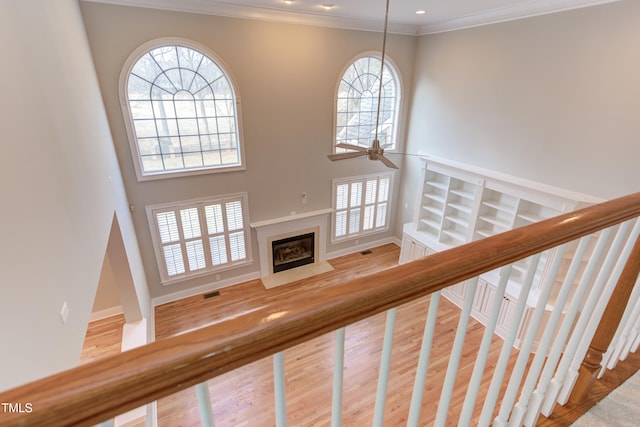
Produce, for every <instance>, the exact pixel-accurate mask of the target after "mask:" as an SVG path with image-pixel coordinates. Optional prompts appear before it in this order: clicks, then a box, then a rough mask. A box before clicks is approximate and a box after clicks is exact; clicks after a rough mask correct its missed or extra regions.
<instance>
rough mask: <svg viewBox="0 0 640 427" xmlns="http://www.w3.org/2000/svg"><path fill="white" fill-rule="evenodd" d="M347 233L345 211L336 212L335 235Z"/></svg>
mask: <svg viewBox="0 0 640 427" xmlns="http://www.w3.org/2000/svg"><path fill="white" fill-rule="evenodd" d="M345 234H347V211H342V212H336V237H340V236H344V235H345Z"/></svg>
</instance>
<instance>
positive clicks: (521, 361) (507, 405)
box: [498, 244, 567, 427]
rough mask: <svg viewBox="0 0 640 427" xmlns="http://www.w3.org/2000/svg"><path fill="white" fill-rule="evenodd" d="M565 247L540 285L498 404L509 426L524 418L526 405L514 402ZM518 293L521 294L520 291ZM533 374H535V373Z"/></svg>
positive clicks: (539, 352) (517, 424)
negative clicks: (516, 404)
mask: <svg viewBox="0 0 640 427" xmlns="http://www.w3.org/2000/svg"><path fill="white" fill-rule="evenodd" d="M566 249H567V245H566V244H564V245H562V246H560V247H559V248H558V249H557V250H556V251H555V254H554V256H553V264H552V265H551V269H550V270H549V274H548V275H547V281H546V283H544V284H543V286H542V290H541V292H540V295H539V297H538V302H537V304H536V308H535V309H534V311H533V316H532V317H531V321H530V322H529V325H528V326H527V331H526V335H525V337H524V339H523V341H522V346H521V347H520V352H519V353H518V358H517V360H516V364H515V366H514V367H513V370H512V371H511V378H510V379H509V384H508V385H507V390H506V391H505V393H504V397H503V399H502V403H501V405H500V412H499V414H498V418H500V419H502V420H507V419H508V420H509V426H510V427H520V426H521V425H522V419H523V418H524V413H525V409H526V407H523V406H522V405H520V406H514V402H515V400H516V395H517V393H518V389H519V388H520V384H521V383H522V379H523V377H524V374H525V371H526V370H527V365H528V363H529V357H530V355H531V350H532V349H533V343H534V341H535V339H536V336H537V335H538V329H539V328H540V323H542V316H543V315H544V313H545V307H546V305H547V301H549V295H550V294H551V289H552V288H553V285H554V283H555V281H556V277H557V276H558V270H559V269H560V264H561V263H562V258H563V256H564V253H565V251H566ZM520 295H522V293H521V294H520ZM549 328H550V325H547V329H549ZM537 351H538V352H537V354H544V353H542V351H543V350H542V349H540V348H538V349H537ZM529 375H532V372H531V370H530V371H529ZM535 375H536V376H537V373H536V374H535ZM509 414H511V417H509Z"/></svg>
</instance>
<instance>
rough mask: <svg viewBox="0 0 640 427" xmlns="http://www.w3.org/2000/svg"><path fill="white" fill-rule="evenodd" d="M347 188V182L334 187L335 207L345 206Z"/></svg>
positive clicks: (343, 207)
mask: <svg viewBox="0 0 640 427" xmlns="http://www.w3.org/2000/svg"><path fill="white" fill-rule="evenodd" d="M348 189H349V184H339V185H338V187H337V188H336V209H346V208H347V200H348V197H347V191H348Z"/></svg>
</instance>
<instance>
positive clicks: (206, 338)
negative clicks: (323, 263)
mask: <svg viewBox="0 0 640 427" xmlns="http://www.w3.org/2000/svg"><path fill="white" fill-rule="evenodd" d="M639 215H640V193H636V194H632V195H629V196H625V197H622V198H618V199H615V200H611V201H608V202H605V203H602V204H599V205H596V206H591V207H589V208H586V209H582V210H579V211H575V212H571V213H568V214H564V215H560V216H557V217H554V218H551V219H548V220H545V221H541V222H538V223H535V224H532V225H529V226H526V227H522V228H519V229H515V230H512V231H508V232H506V233H502V234H499V235H496V236H493V237H490V238H487V239H483V240H479V241H474V242H471V243H468V244H465V245H462V246H459V247H456V248H453V249H450V250H447V251H443V252H440V253H436V254H434V255H430V256H429V257H426V258H422V259H419V260H416V261H413V262H410V263H407V264H403V265H399V266H397V267H393V268H390V269H387V270H384V271H381V272H379V273H376V274H375V275H372V276H368V277H364V278H356V279H353V280H350V281H346V282H344V283H342V284H340V285H337V286H332V287H330V288H318V289H314V290H312V291H309V292H306V293H304V294H302V295H299V296H296V297H295V298H292V299H289V300H286V301H278V302H274V303H271V304H269V305H265V306H263V307H260V308H259V309H256V310H254V311H251V312H247V313H244V314H241V315H238V316H237V317H234V318H230V319H226V320H224V321H222V322H218V323H217V324H216V325H214V326H208V327H203V328H201V329H198V330H195V331H192V332H188V333H185V334H182V335H178V336H174V337H171V338H167V339H163V340H159V341H156V342H153V343H151V344H149V345H146V346H143V347H140V348H136V349H134V350H131V351H127V352H124V353H122V354H120V355H117V356H114V357H109V358H106V359H103V360H99V361H96V362H93V363H90V364H87V365H83V366H79V367H77V368H75V369H71V370H69V371H66V372H62V373H59V374H56V375H53V376H50V377H48V378H44V379H41V380H38V381H35V382H33V383H30V384H26V385H23V386H20V387H17V388H15V389H13V390H9V391H7V392H4V393H2V394H0V401H2V402H30V403H31V411H30V412H29V413H17V412H8V413H7V412H5V413H2V414H0V426H25V425H29V426H62V425H95V424H97V423H100V422H104V421H108V420H110V419H112V418H113V417H115V416H116V415H118V414H121V413H124V412H127V411H129V410H131V409H134V408H137V407H140V406H142V405H144V404H147V403H150V402H153V401H155V400H157V399H159V398H162V397H165V396H168V395H171V394H173V393H176V392H178V391H180V390H183V389H186V388H189V387H194V386H198V385H199V386H198V390H199V391H200V394H199V400H200V401H201V402H202V405H201V413H202V419H203V424H204V425H212V424H213V421H212V420H213V418H214V415H215V414H212V413H211V402H210V399H209V397H208V395H207V387H206V382H207V381H209V380H212V379H213V380H214V381H215V378H216V377H217V376H219V375H221V374H223V373H226V372H230V371H233V370H234V369H237V368H239V367H241V366H243V365H246V364H249V363H251V362H254V361H257V360H259V359H262V358H264V357H267V356H273V358H274V376H275V404H276V409H275V413H276V420H275V424H276V425H277V426H284V425H286V419H287V416H286V400H285V392H284V384H285V382H284V378H285V372H284V365H283V360H282V351H283V350H285V349H287V348H290V347H293V346H295V345H297V344H300V343H303V342H305V341H308V340H310V339H312V338H314V337H318V336H320V335H322V334H325V333H327V332H331V331H337V333H336V337H337V339H336V359H335V375H334V395H333V396H334V398H333V408H332V411H333V412H332V413H333V415H332V420H331V423H332V425H334V426H338V425H340V424H341V419H342V416H341V392H342V374H341V373H342V369H343V367H342V365H341V360H342V356H343V355H344V353H343V351H344V350H343V348H342V347H341V346H342V345H343V343H344V328H345V327H346V326H347V325H350V324H353V323H355V322H358V321H360V320H363V319H365V318H368V317H371V316H373V315H375V314H378V313H382V312H385V311H386V312H387V326H386V328H387V329H386V333H385V339H384V343H383V349H382V360H381V365H380V366H381V368H380V371H379V377H378V390H377V397H376V405H375V410H374V420H373V424H374V425H382V423H383V419H384V406H385V405H384V402H385V399H386V388H387V380H388V366H389V358H390V355H391V346H392V341H393V340H392V337H393V331H394V328H396V327H397V328H402V325H401V324H399V325H395V310H396V307H398V306H400V305H402V304H404V303H407V302H410V301H413V300H415V299H417V298H420V297H423V296H426V295H432V297H431V299H430V301H431V302H430V304H431V305H430V308H429V313H428V314H427V319H426V323H425V331H424V339H423V342H422V349H421V353H420V356H419V362H418V367H417V370H416V374H415V378H414V387H413V389H414V392H413V397H412V402H411V407H410V410H409V413H408V414H407V419H408V421H407V425H409V426H416V425H418V420H419V417H420V408H421V401H422V392H423V390H424V389H425V387H426V384H425V377H426V375H427V372H428V369H429V353H430V349H431V342H432V338H433V328H434V325H435V322H436V316H437V307H438V301H439V296H440V291H441V290H442V289H444V288H445V287H448V286H452V285H455V284H458V283H460V282H463V281H466V280H471V281H472V282H471V283H473V281H474V280H475V278H477V277H479V275H481V274H483V273H486V272H489V271H493V270H496V269H500V271H501V276H500V277H501V279H500V283H499V284H498V287H497V292H496V295H495V304H493V306H494V308H493V310H492V312H491V313H489V316H488V321H487V322H486V326H485V332H484V336H483V339H482V342H481V344H480V346H479V348H478V350H477V358H476V363H475V367H474V371H473V374H472V376H471V380H470V382H469V385H468V389H467V394H466V397H465V401H464V403H463V405H462V411H461V413H460V415H459V419H458V420H457V423H458V425H469V423H471V417H472V413H473V411H474V408H475V407H476V406H477V404H478V405H479V403H478V390H479V384H480V378H481V377H482V375H483V373H484V372H485V368H486V366H485V364H486V357H487V349H488V346H489V344H490V342H491V339H492V337H493V332H494V328H495V325H496V321H497V318H498V314H499V309H500V305H501V301H502V298H503V296H504V292H505V287H506V284H507V282H508V277H509V274H508V271H509V269H510V266H511V265H512V264H513V263H515V262H517V261H518V260H521V259H524V258H528V257H531V260H532V262H538V260H539V258H540V257H539V254H541V253H542V252H544V251H548V250H550V249H553V248H558V249H557V250H556V251H554V255H553V256H552V257H549V258H548V259H547V261H546V263H547V266H546V267H545V268H546V269H547V271H549V272H550V274H548V276H549V277H550V279H549V280H548V284H545V285H544V286H542V288H541V290H540V293H539V298H538V302H537V305H536V307H535V311H534V312H533V315H532V317H531V319H530V321H529V326H528V330H527V333H526V335H525V337H524V339H523V340H522V343H521V344H520V350H519V352H518V353H519V354H518V356H517V360H516V363H515V366H514V367H513V369H512V371H511V374H510V375H509V377H507V366H506V365H507V362H508V359H509V357H510V356H511V352H512V351H513V341H514V337H515V334H516V330H517V328H518V322H515V323H514V325H513V326H512V327H511V329H510V330H509V332H508V333H507V335H506V337H505V340H504V344H503V347H502V352H501V354H500V357H499V360H498V362H497V364H496V367H495V369H494V371H493V377H492V380H491V384H490V385H489V388H488V390H487V391H486V395H484V396H483V400H484V403H483V404H482V411H481V414H480V416H479V417H478V418H477V420H474V421H475V422H477V423H478V424H479V425H483V426H484V425H489V424H491V423H493V424H494V425H507V424H508V425H514V426H518V425H528V426H529V425H534V424H535V421H536V419H537V418H538V416H539V414H540V413H543V414H548V413H549V412H550V411H551V410H552V408H553V407H554V406H555V404H556V402H559V403H560V404H563V403H565V402H566V401H567V400H568V398H569V395H570V394H571V391H572V390H573V387H574V384H575V383H576V381H577V382H578V384H579V385H580V387H583V386H588V383H589V381H590V378H591V377H593V376H594V375H597V374H598V373H599V372H600V370H599V368H598V363H599V361H598V360H597V359H598V356H597V354H598V353H599V354H601V353H603V352H604V353H605V356H604V360H605V361H606V362H607V363H608V364H609V365H611V364H615V362H613V360H614V359H615V358H616V357H618V356H619V355H620V354H622V353H624V352H625V351H628V350H629V348H630V347H632V346H633V345H634V344H629V343H634V342H635V341H637V334H638V331H637V320H638V317H639V316H640V313H637V311H638V310H637V309H636V307H634V306H630V307H629V308H628V309H627V310H625V309H624V307H626V306H627V305H626V301H625V300H626V299H628V298H629V296H630V294H631V291H630V289H632V288H633V286H634V284H635V283H636V280H637V276H638V269H639V268H640V249H639V245H638V244H637V240H638V235H639V234H640V221H638V220H637V217H638V216H639ZM567 261H568V263H569V265H568V268H566V269H561V268H560V265H561V264H562V263H563V262H567ZM534 270H535V269H534ZM532 280H533V277H529V278H527V280H525V283H524V284H523V286H522V292H529V287H530V285H531V281H532ZM471 289H474V288H473V286H472V287H471ZM551 294H553V295H554V304H553V309H552V310H551V313H550V315H549V317H548V318H547V319H546V321H545V323H544V326H541V325H543V323H542V317H543V314H544V312H545V310H547V311H548V310H549V307H548V305H547V303H548V300H549V296H550V295H551ZM523 295H526V294H523ZM612 295H613V296H614V297H615V298H618V297H620V298H621V300H622V302H621V301H618V300H616V301H614V302H611V303H609V301H610V299H611V296H612ZM473 297H474V292H473V291H472V292H467V294H466V296H465V300H464V306H463V308H462V312H461V316H460V323H459V326H458V330H457V333H456V338H455V340H454V343H453V350H452V353H451V355H450V360H449V365H448V369H447V372H446V375H445V380H444V384H442V393H441V396H440V401H439V404H438V413H437V414H436V417H435V420H436V421H435V424H436V425H445V423H446V422H447V421H449V422H451V421H452V420H451V419H448V417H449V413H448V408H449V405H450V402H451V394H452V388H453V382H454V380H455V377H456V373H457V369H458V363H459V360H460V350H461V348H462V344H463V343H464V338H465V332H466V329H467V325H468V321H469V313H470V309H471V305H472V303H473ZM636 298H637V296H636ZM525 301H526V298H519V300H518V303H517V304H516V306H515V308H514V310H515V313H514V316H515V317H514V318H516V319H518V318H520V317H521V316H522V313H523V310H524V304H525ZM608 303H609V304H608ZM607 304H608V305H609V307H613V308H607ZM605 310H607V311H606V313H607V314H606V316H605V317H604V318H603V313H605ZM614 317H616V318H618V319H617V320H618V321H619V320H620V319H622V320H623V323H622V324H621V326H620V327H618V326H617V323H618V321H614V322H613V323H614V325H613V326H612V325H608V323H607V325H608V326H606V327H603V326H601V327H598V325H599V324H602V323H601V322H600V319H601V318H603V319H604V321H606V322H610V321H612V320H615V319H614ZM634 328H635V329H634ZM597 329H598V330H601V329H606V330H608V331H609V332H606V334H608V335H609V336H610V338H609V341H610V340H611V339H613V343H612V344H611V346H610V345H609V343H604V344H603V342H605V341H606V339H605V340H604V341H603V339H602V338H601V336H600V335H597V336H596V337H595V338H594V334H595V333H596V330H597ZM611 330H612V331H613V332H611ZM616 331H617V332H616ZM634 334H635V335H634ZM592 338H593V341H594V343H595V344H592ZM534 340H537V344H536V349H535V353H532V352H531V351H532V349H533V343H534ZM621 340H622V341H624V342H622V341H621ZM590 345H591V348H590ZM635 345H636V346H637V343H636V344H635ZM603 347H605V348H603ZM587 353H589V356H588V362H589V363H587V365H588V367H587V368H582V370H583V371H585V372H586V376H587V377H590V378H586V379H580V380H578V376H579V374H578V373H579V371H580V369H581V368H580V365H581V363H582V361H583V359H584V356H585V354H587ZM594 355H595V356H594ZM531 359H532V360H531ZM505 383H508V384H507V386H506V391H505V392H504V394H502V395H501V396H499V393H500V390H501V388H502V385H503V384H505ZM581 392H584V390H582V391H581ZM498 402H500V403H499V404H498ZM495 414H497V415H495ZM327 423H329V420H327Z"/></svg>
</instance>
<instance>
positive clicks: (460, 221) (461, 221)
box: [444, 215, 469, 228]
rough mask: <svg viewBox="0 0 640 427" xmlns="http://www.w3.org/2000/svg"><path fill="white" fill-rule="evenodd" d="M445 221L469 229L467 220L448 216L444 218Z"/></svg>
mask: <svg viewBox="0 0 640 427" xmlns="http://www.w3.org/2000/svg"><path fill="white" fill-rule="evenodd" d="M444 219H445V220H447V221H451V222H453V223H454V224H458V225H460V226H462V227H464V228H468V227H469V220H468V219H465V218H459V217H457V216H450V215H446V216H445V217H444Z"/></svg>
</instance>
